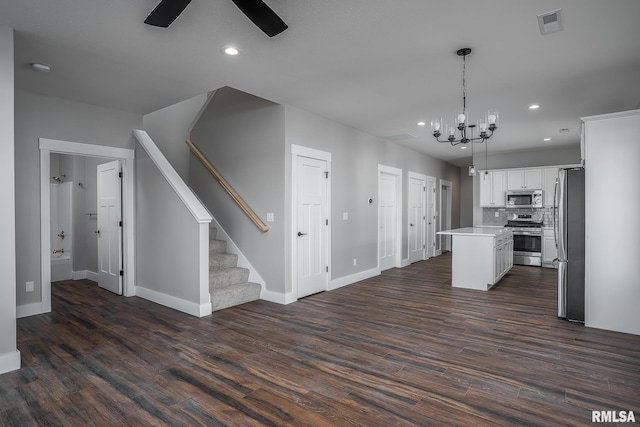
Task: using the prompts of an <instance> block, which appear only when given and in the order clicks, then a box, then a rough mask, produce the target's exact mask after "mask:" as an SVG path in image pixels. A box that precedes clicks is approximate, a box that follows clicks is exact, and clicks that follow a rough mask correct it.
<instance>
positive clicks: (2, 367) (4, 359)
mask: <svg viewBox="0 0 640 427" xmlns="http://www.w3.org/2000/svg"><path fill="white" fill-rule="evenodd" d="M18 369H20V351H18V350H15V351H11V352H9V353H4V354H0V374H4V373H7V372H11V371H16V370H18Z"/></svg>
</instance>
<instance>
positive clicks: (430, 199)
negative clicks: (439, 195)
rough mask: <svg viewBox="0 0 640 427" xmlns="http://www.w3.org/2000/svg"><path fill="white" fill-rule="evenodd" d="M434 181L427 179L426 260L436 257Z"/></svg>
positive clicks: (431, 178)
mask: <svg viewBox="0 0 640 427" xmlns="http://www.w3.org/2000/svg"><path fill="white" fill-rule="evenodd" d="M436 212H437V211H436V179H435V178H434V177H432V176H429V177H427V258H431V257H433V256H435V255H436Z"/></svg>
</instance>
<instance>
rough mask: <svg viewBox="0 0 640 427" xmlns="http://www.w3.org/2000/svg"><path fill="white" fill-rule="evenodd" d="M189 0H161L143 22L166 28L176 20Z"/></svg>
mask: <svg viewBox="0 0 640 427" xmlns="http://www.w3.org/2000/svg"><path fill="white" fill-rule="evenodd" d="M189 3H191V0H162V1H161V2H160V4H158V5H157V6H156V8H155V9H153V12H151V13H150V14H149V16H147V19H145V20H144V23H145V24H149V25H153V26H156V27H163V28H167V27H168V26H169V25H171V23H172V22H173V21H175V20H176V18H177V17H178V16H180V14H181V13H182V11H183V10H184V9H185V8H186V7H187V6H188V5H189Z"/></svg>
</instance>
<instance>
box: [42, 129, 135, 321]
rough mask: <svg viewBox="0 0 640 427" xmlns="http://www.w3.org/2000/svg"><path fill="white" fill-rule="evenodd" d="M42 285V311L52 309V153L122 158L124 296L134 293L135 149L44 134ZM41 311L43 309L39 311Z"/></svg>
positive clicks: (46, 311) (45, 311)
mask: <svg viewBox="0 0 640 427" xmlns="http://www.w3.org/2000/svg"><path fill="white" fill-rule="evenodd" d="M38 147H39V149H40V288H41V294H42V297H41V298H42V311H41V312H40V313H48V312H50V311H51V256H50V253H51V237H50V232H51V220H50V218H51V207H50V204H51V193H50V186H49V180H50V176H51V173H50V172H51V165H50V163H51V153H60V154H69V155H77V156H88V157H101V158H109V159H119V160H120V161H121V162H122V170H123V182H122V184H123V186H122V187H123V193H122V197H123V200H124V203H123V207H122V210H123V221H124V226H123V233H124V245H123V248H122V249H123V258H124V289H123V294H124V296H133V295H135V294H136V289H135V271H136V270H135V204H134V202H135V188H134V187H135V161H134V159H135V151H134V150H131V149H128V148H117V147H109V146H103V145H95V144H84V143H79V142H71V141H62V140H57V139H48V138H40V139H39V140H38ZM38 314H39V313H38Z"/></svg>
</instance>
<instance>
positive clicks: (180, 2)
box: [144, 0, 289, 37]
mask: <svg viewBox="0 0 640 427" xmlns="http://www.w3.org/2000/svg"><path fill="white" fill-rule="evenodd" d="M232 1H233V2H234V3H235V5H236V6H237V7H238V9H240V10H241V11H242V13H244V14H245V15H246V16H247V18H249V19H250V20H251V21H253V23H254V24H256V25H257V26H258V28H260V29H261V30H262V31H263V32H264V33H265V34H266V35H268V36H269V37H273V36H276V35H278V34H280V33H281V32H283V31H284V30H286V29H287V28H289V27H288V26H287V24H285V23H284V21H283V20H282V19H280V17H279V16H278V15H276V13H275V12H274V11H273V10H272V9H271V8H270V7H269V6H267V5H266V4H265V3H264V2H263V1H262V0H232ZM189 3H191V0H161V1H160V4H158V6H156V8H155V9H153V12H151V13H150V14H149V16H147V19H145V21H144V23H145V24H148V25H153V26H156V27H163V28H167V27H168V26H169V25H171V23H172V22H173V21H175V20H176V18H177V17H178V16H180V14H181V13H182V11H183V10H184V9H185V8H186V7H187V6H188V5H189Z"/></svg>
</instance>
